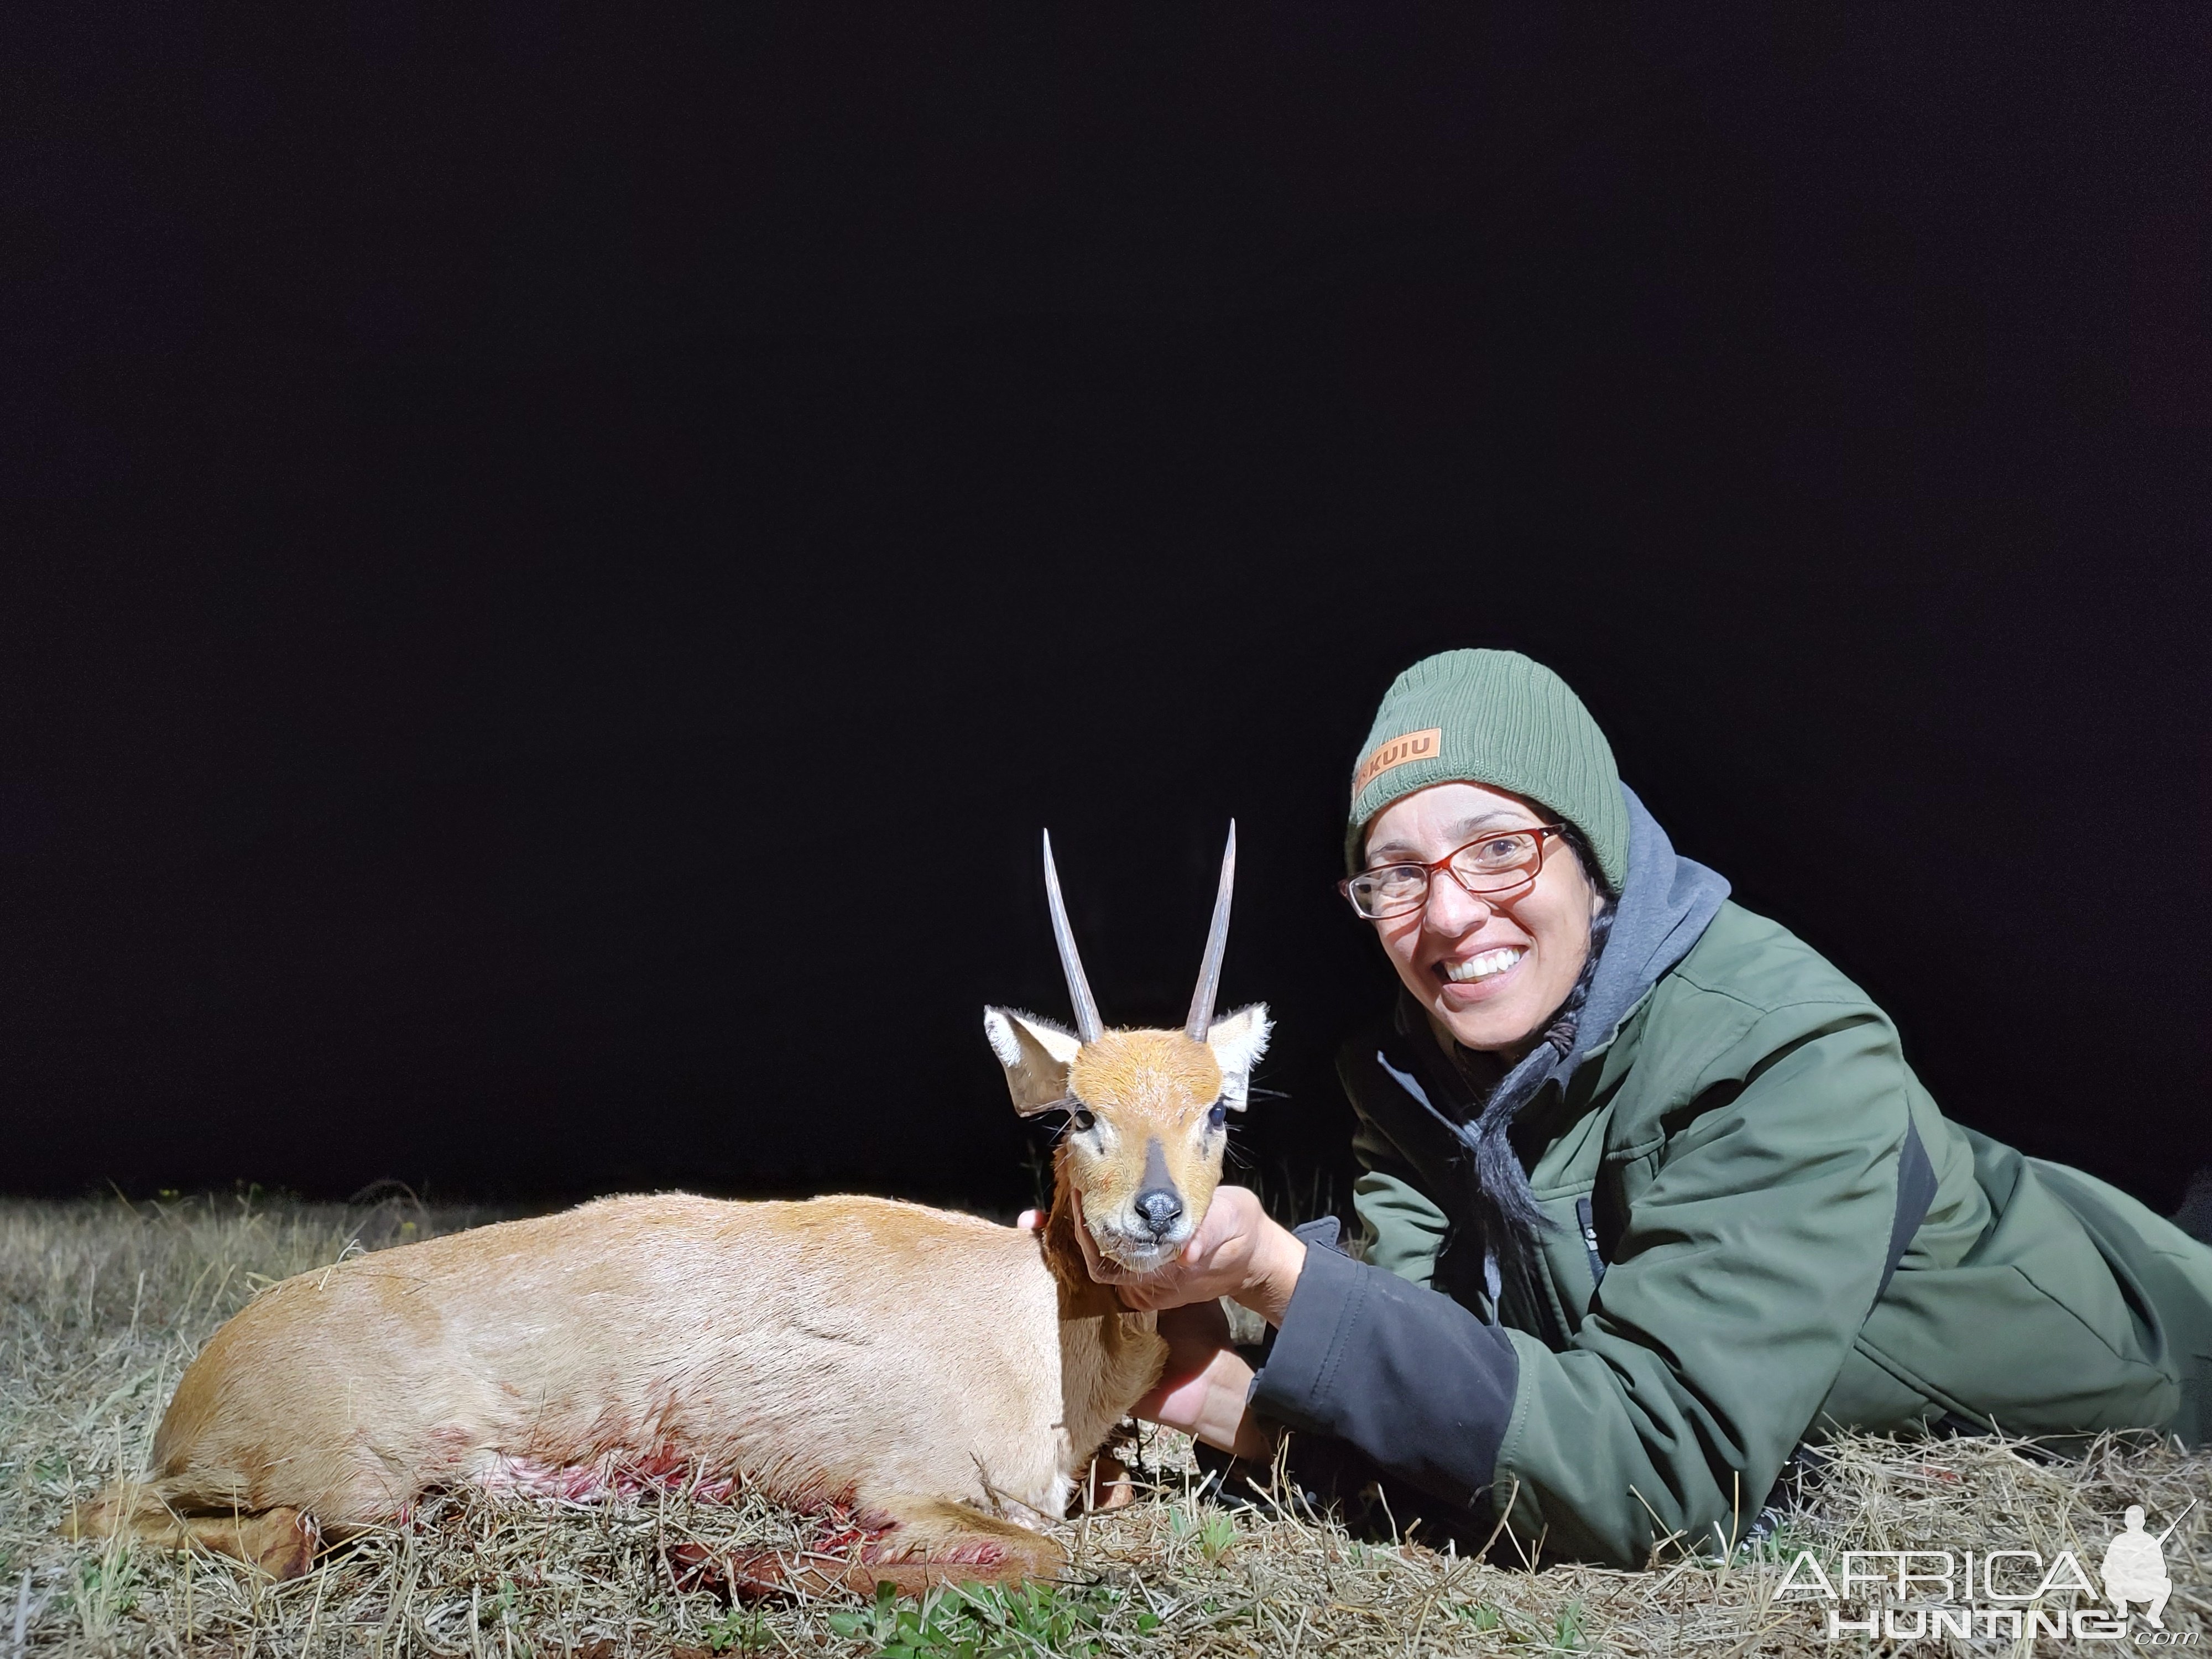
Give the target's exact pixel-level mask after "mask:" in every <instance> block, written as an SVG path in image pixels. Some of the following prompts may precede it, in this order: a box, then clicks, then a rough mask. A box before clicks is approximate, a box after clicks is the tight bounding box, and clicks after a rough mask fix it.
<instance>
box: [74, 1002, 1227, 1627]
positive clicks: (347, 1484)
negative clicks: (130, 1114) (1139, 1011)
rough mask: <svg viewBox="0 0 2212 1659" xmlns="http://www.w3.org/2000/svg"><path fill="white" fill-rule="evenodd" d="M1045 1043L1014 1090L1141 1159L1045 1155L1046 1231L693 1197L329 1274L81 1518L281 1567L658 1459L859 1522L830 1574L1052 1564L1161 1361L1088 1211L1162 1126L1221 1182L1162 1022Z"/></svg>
mask: <svg viewBox="0 0 2212 1659" xmlns="http://www.w3.org/2000/svg"><path fill="white" fill-rule="evenodd" d="M996 1012H998V1011H994V1013H996ZM1248 1012H1249V1011H1248ZM1261 1012H1264V1011H1261ZM993 1040H994V1047H995V1046H998V1044H999V1042H1000V1037H999V1036H998V1035H996V1034H994V1039H993ZM1260 1040H1261V1041H1262V1042H1264V1022H1263V1023H1262V1025H1261V1038H1260ZM1009 1041H1011V1039H1009ZM1052 1041H1053V1042H1054V1045H1055V1046H1062V1047H1066V1048H1072V1045H1062V1044H1060V1038H1059V1036H1054V1037H1053V1039H1052ZM1032 1047H1034V1045H1032ZM1001 1057H1002V1059H1003V1058H1005V1055H1004V1054H1002V1056H1001ZM1018 1059H1019V1060H1020V1064H1023V1065H1030V1064H1031V1063H1032V1060H1033V1059H1034V1057H1033V1056H1027V1055H1026V1051H1024V1056H1022V1057H1018ZM1034 1063H1035V1065H1036V1066H1042V1068H1043V1070H1044V1071H1045V1072H1048V1073H1050V1075H1049V1076H1043V1075H1042V1074H1041V1075H1040V1076H1037V1077H1029V1076H1026V1075H1022V1076H1018V1075H1017V1072H1018V1067H1017V1065H1016V1064H1015V1063H1012V1062H1010V1063H1009V1068H1008V1075H1009V1086H1010V1088H1011V1089H1012V1090H1013V1091H1014V1093H1015V1096H1016V1102H1017V1104H1018V1105H1022V1104H1023V1103H1024V1099H1025V1095H1024V1091H1025V1090H1029V1091H1035V1090H1036V1089H1057V1088H1060V1087H1062V1086H1073V1087H1074V1088H1076V1089H1077V1090H1078V1091H1079V1098H1080V1099H1082V1100H1083V1101H1084V1102H1085V1103H1088V1104H1089V1105H1090V1107H1091V1109H1092V1110H1094V1111H1095V1112H1096V1113H1097V1118H1098V1121H1099V1123H1100V1124H1103V1125H1104V1126H1106V1128H1107V1130H1108V1132H1109V1133H1111V1134H1112V1135H1113V1136H1115V1139H1116V1145H1117V1146H1121V1147H1122V1148H1124V1149H1126V1148H1127V1146H1135V1147H1136V1148H1137V1149H1138V1150H1137V1152H1136V1163H1135V1164H1134V1165H1133V1166H1132V1165H1131V1164H1130V1163H1129V1159H1128V1158H1127V1157H1126V1156H1123V1155H1121V1154H1120V1153H1116V1154H1115V1155H1114V1156H1110V1157H1109V1156H1092V1155H1091V1154H1090V1153H1088V1152H1079V1151H1078V1150H1077V1149H1075V1148H1074V1147H1073V1146H1071V1145H1069V1144H1067V1143H1066V1142H1065V1141H1064V1142H1063V1144H1062V1146H1060V1149H1059V1151H1058V1152H1057V1154H1056V1156H1055V1159H1054V1202H1053V1207H1052V1210H1051V1212H1050V1214H1049V1218H1048V1225H1047V1226H1046V1228H1045V1231H1044V1233H1043V1235H1042V1237H1038V1236H1036V1235H1034V1234H1031V1233H1029V1232H1026V1231H1016V1230H1014V1229H1012V1228H1007V1227H1001V1226H997V1225H994V1224H992V1223H990V1222H987V1221H984V1220H981V1219H978V1218H975V1217H972V1216H965V1215H958V1214H954V1213H951V1212H945V1211H941V1210H931V1209H925V1208H923V1207H921V1206H918V1205H913V1204H905V1203H900V1202H897V1201H895V1200H888V1199H880V1198H861V1197H837V1198H819V1199H815V1200H811V1201H807V1202H803V1203H732V1202H723V1201H719V1200H710V1199H704V1198H694V1197H690V1196H686V1195H684V1194H670V1195H666V1196H659V1197H630V1198H612V1199H603V1200H599V1201H598V1202H596V1203H592V1204H586V1205H584V1206H580V1207H579V1208H577V1209H573V1210H569V1211H566V1212H562V1213H561V1214H558V1215H551V1216H545V1217H542V1218H537V1219H533V1220H528V1221H513V1222H507V1223H503V1224H501V1225H497V1226H490V1227H483V1228H478V1229H477V1230H475V1231H470V1232H465V1233H459V1234H454V1235H453V1236H451V1237H444V1238H437V1239H432V1240H429V1241H427V1242H425V1243H420V1244H413V1245H409V1246H406V1247H404V1248H402V1249H392V1250H385V1251H380V1252H378V1253H376V1254H374V1255H367V1256H361V1257H356V1258H355V1259H353V1260H351V1261H343V1262H341V1263H339V1264H338V1265H337V1266H335V1267H326V1268H318V1269H316V1270H314V1271H313V1272H310V1273H301V1274H299V1275H297V1276H296V1277H295V1278H292V1279H286V1280H284V1281H283V1283H281V1284H279V1285H274V1286H272V1287H271V1288H270V1289H269V1290H267V1291H264V1292H263V1293H262V1294H261V1295H260V1296H258V1297H256V1298H255V1299H254V1300H253V1301H252V1303H251V1304H248V1305H247V1306H246V1309H245V1310H243V1311H242V1312H240V1314H239V1315H238V1316H236V1317H234V1319H232V1320H231V1321H230V1322H228V1324H226V1325H225V1326H223V1327H222V1329H221V1330H219V1331H217V1332H216V1334H215V1336H214V1338H213V1340H210V1342H209V1344H208V1346H207V1347H206V1348H205V1349H204V1351H203V1352H201V1354H200V1355H199V1357H198V1358H197V1359H196V1360H194V1362H193V1363H192V1364H191V1367H190V1368H189V1369H188V1370H186V1371H185V1376H184V1377H183V1380H182V1381H181V1382H180V1383H179V1385H178V1388H177V1392H176V1395H175V1397H174V1398H173V1400H172V1401H170V1404H169V1408H168V1411H167V1414H166V1415H165V1416H164V1417H163V1419H162V1420H161V1427H160V1430H159V1431H158V1432H157V1433H156V1435H155V1442H154V1455H153V1468H152V1471H151V1475H150V1478H149V1480H147V1481H146V1482H144V1483H143V1484H140V1483H132V1484H129V1485H125V1486H119V1487H118V1488H116V1489H114V1490H113V1491H112V1492H109V1493H108V1494H107V1496H106V1498H103V1499H102V1500H101V1502H100V1503H99V1504H95V1505H93V1506H91V1507H90V1508H88V1509H87V1510H84V1511H82V1512H81V1513H80V1514H79V1515H78V1516H76V1517H75V1520H74V1522H73V1527H74V1529H75V1530H76V1531H77V1532H78V1533H79V1534H81V1535H82V1534H88V1535H95V1536H97V1535H106V1534H109V1533H112V1532H114V1531H117V1530H125V1529H127V1530H129V1531H131V1532H132V1533H134V1534H138V1535H141V1536H143V1537H146V1538H148V1539H149V1540H152V1541H157V1542H161V1543H163V1544H165V1545H169V1546H172V1547H173V1546H178V1545H183V1544H188V1543H189V1544H196V1545H198V1546H201V1547H206V1548H210V1549H216V1550H219V1551H222V1553H227V1554H233V1555H237V1556H239V1557H240V1558H242V1559H246V1560H250V1561H253V1562H255V1563H257V1564H258V1565H262V1566H264V1568H266V1569H268V1570H269V1571H272V1572H275V1573H276V1574H277V1575H278V1576H280V1577H289V1576H291V1575H293V1574H296V1573H298V1572H301V1571H306V1569H307V1566H308V1565H310V1564H311V1562H312V1559H313V1553H314V1550H315V1548H316V1547H317V1544H318V1542H319V1539H320V1538H322V1537H324V1536H329V1537H332V1538H343V1536H345V1535H346V1534H349V1533H350V1532H354V1531H357V1530H359V1529H361V1528H364V1527H368V1526H372V1525H376V1524H380V1523H388V1522H392V1521H393V1520H395V1519H396V1518H398V1516H402V1515H403V1514H404V1512H405V1510H406V1508H407V1506H408V1505H409V1504H410V1503H411V1502H413V1501H414V1500H415V1499H416V1498H417V1497H419V1496H420V1495H421V1494H422V1493H423V1492H428V1491H430V1490H433V1489H435V1488H439V1487H445V1486H462V1485H474V1486H482V1487H484V1488H487V1489H489V1490H491V1491H494V1492H502V1491H513V1492H517V1493H519V1494H522V1495H529V1494H532V1493H549V1492H550V1493H556V1494H557V1493H562V1492H568V1493H570V1494H571V1495H574V1492H576V1491H577V1490H578V1489H579V1488H582V1489H604V1488H605V1487H606V1486H609V1485H613V1484H618V1483H620V1482H621V1481H623V1480H624V1479H625V1478H626V1477H630V1478H635V1476H636V1474H637V1472H639V1471H644V1472H646V1473H647V1477H648V1478H651V1477H653V1476H658V1477H659V1478H662V1479H664V1480H676V1481H678V1482H679V1483H680V1482H683V1481H688V1480H691V1479H695V1478H696V1479H701V1480H729V1479H735V1480H741V1481H742V1482H744V1483H746V1484H748V1485H750V1486H756V1487H757V1488H759V1489H761V1490H763V1491H764V1492H768V1493H769V1494H771V1495H773V1496H775V1497H777V1498H781V1499H783V1500H785V1501H787V1502H790V1503H792V1504H797V1505H800V1506H813V1507H822V1506H831V1507H834V1508H835V1509H836V1510H838V1511H839V1512H841V1513H844V1514H846V1515H848V1516H849V1517H850V1518H851V1520H852V1522H853V1523H854V1525H855V1526H856V1527H858V1528H860V1529H862V1531H863V1532H864V1534H866V1543H865V1545H864V1546H863V1547H859V1548H858V1549H857V1551H856V1558H857V1559H854V1560H853V1561H851V1562H849V1563H848V1564H847V1565H844V1566H843V1567H841V1568H840V1569H838V1571H840V1572H842V1574H843V1575H844V1576H845V1577H847V1578H848V1580H849V1581H850V1582H852V1583H855V1584H856V1585H858V1586H860V1587H861V1588H864V1589H865V1588H867V1587H869V1586H872V1584H873V1583H875V1582H876V1581H877V1580H878V1579H887V1580H889V1581H890V1582H892V1583H897V1584H900V1585H901V1586H902V1588H907V1589H914V1588H917V1587H920V1586H921V1585H925V1584H927V1583H933V1582H938V1581H939V1580H941V1579H943V1578H945V1577H957V1578H994V1577H997V1578H1019V1577H1024V1576H1027V1575H1030V1574H1034V1573H1039V1572H1049V1571H1055V1570H1056V1569H1057V1567H1058V1566H1059V1565H1060V1555H1059V1553H1058V1552H1057V1550H1056V1549H1055V1548H1054V1547H1053V1546H1052V1545H1051V1544H1050V1543H1049V1541H1048V1540H1046V1539H1044V1538H1042V1537H1041V1536H1040V1535H1039V1534H1037V1533H1036V1531H1035V1530H1033V1528H1034V1526H1035V1525H1036V1523H1037V1522H1041V1521H1043V1520H1046V1519H1053V1518H1057V1517H1059V1516H1061V1515H1063V1514H1064V1513H1065V1512H1066V1508H1067V1504H1068V1501H1069V1498H1070V1496H1071V1494H1072V1492H1073V1489H1074V1486H1075V1478H1076V1476H1077V1474H1078V1473H1079V1471H1081V1470H1082V1469H1084V1468H1085V1466H1086V1465H1087V1464H1088V1463H1089V1462H1090V1460H1091V1456H1092V1455H1093V1454H1094V1453H1096V1452H1097V1450H1098V1449H1099V1447H1100V1445H1101V1444H1102V1443H1103V1442H1104V1440H1105V1439H1106V1437H1107V1436H1108V1434H1109V1432H1110V1431H1111V1430H1112V1429H1113V1428H1114V1426H1115V1424H1117V1423H1118V1422H1120V1421H1121V1419H1122V1418H1123V1417H1124V1416H1125V1415H1126V1414H1127V1412H1128V1410H1129V1408H1130V1407H1131V1406H1132V1405H1133V1404H1134V1403H1135V1401H1137V1399H1138V1398H1139V1396H1140V1395H1143V1394H1144V1393H1145V1392H1146V1390H1147V1389H1150V1388H1151V1387H1152V1385H1153V1383H1155V1382H1157V1381H1158V1377H1159V1374H1160V1370H1161V1367H1162V1365H1163V1364H1164V1360H1165V1358H1166V1346H1165V1344H1164V1343H1163V1342H1162V1341H1161V1340H1160V1338H1159V1337H1158V1334H1156V1332H1155V1330H1154V1322H1153V1317H1152V1316H1151V1315H1149V1314H1129V1313H1124V1312H1123V1311H1121V1306H1120V1304H1119V1302H1118V1300H1116V1298H1115V1296H1114V1294H1113V1292H1112V1291H1109V1290H1107V1289H1105V1288H1103V1287H1102V1286H1100V1285H1097V1284H1095V1283H1093V1282H1092V1281H1091V1277H1090V1275H1089V1273H1088V1272H1087V1270H1086V1269H1085V1265H1084V1261H1083V1257H1082V1253H1081V1250H1080V1247H1079V1243H1078V1241H1077V1238H1076V1235H1075V1231H1074V1229H1075V1226H1076V1225H1077V1224H1076V1200H1077V1198H1078V1195H1079V1196H1080V1200H1081V1203H1082V1206H1083V1209H1084V1212H1085V1214H1086V1215H1104V1214H1109V1213H1112V1212H1116V1211H1117V1210H1118V1209H1119V1208H1121V1207H1124V1206H1126V1201H1127V1196H1128V1190H1127V1189H1129V1188H1130V1185H1131V1182H1133V1180H1135V1179H1136V1178H1137V1177H1138V1176H1141V1175H1142V1173H1143V1164H1144V1152H1143V1147H1144V1146H1145V1144H1146V1140H1147V1139H1150V1138H1154V1137H1157V1138H1158V1139H1160V1140H1161V1141H1162V1144H1163V1146H1166V1145H1168V1144H1170V1143H1172V1144H1173V1146H1175V1147H1176V1149H1177V1150H1176V1152H1174V1153H1173V1154H1172V1156H1171V1158H1170V1167H1171V1169H1172V1170H1173V1171H1174V1174H1175V1177H1176V1181H1177V1182H1179V1183H1181V1184H1182V1188H1183V1191H1184V1193H1185V1194H1186V1202H1187V1203H1188V1206H1189V1209H1190V1213H1191V1215H1192V1217H1193V1218H1196V1217H1198V1216H1200V1215H1202V1214H1203V1213H1204V1207H1205V1204H1206V1201H1207V1200H1210V1198H1211V1196H1212V1192H1213V1188H1214V1183H1215V1182H1217V1181H1218V1179H1219V1176H1220V1152H1221V1145H1222V1141H1223V1136H1222V1134H1221V1133H1220V1132H1219V1130H1218V1128H1209V1127H1202V1126H1204V1124H1205V1121H1206V1116H1207V1113H1208V1111H1209V1109H1210V1108H1211V1107H1212V1103H1213V1102H1214V1100H1215V1099H1216V1098H1217V1097H1218V1094H1219V1091H1220V1088H1221V1080H1222V1070H1221V1067H1220V1066H1218V1065H1217V1064H1216V1062H1215V1060H1214V1057H1213V1055H1212V1054H1211V1053H1210V1052H1209V1050H1208V1049H1207V1048H1206V1045H1204V1044H1201V1043H1197V1042H1192V1041H1190V1040H1189V1039H1188V1038H1187V1037H1185V1036H1182V1035H1181V1034H1180V1033H1174V1032H1160V1031H1126V1032H1114V1033H1109V1034H1108V1036H1106V1037H1104V1038H1103V1039H1102V1040H1101V1041H1100V1042H1098V1043H1097V1044H1095V1045H1093V1046H1092V1048H1091V1049H1087V1050H1084V1051H1082V1052H1080V1053H1074V1054H1073V1057H1072V1059H1071V1060H1068V1061H1067V1062H1066V1065H1064V1066H1063V1065H1061V1064H1060V1062H1057V1061H1054V1060H1049V1059H1046V1060H1036V1061H1035V1062H1034ZM1070 1073H1072V1076H1071V1075H1070ZM1024 1109H1033V1108H1028V1107H1025V1108H1024ZM1132 1169H1133V1170H1134V1171H1135V1173H1134V1175H1133V1174H1132V1173H1131V1171H1132ZM564 1482H566V1483H569V1484H568V1485H567V1486H564V1485H563V1483H564ZM823 1571H826V1569H824V1568H823V1567H821V1566H820V1565H819V1564H816V1565H813V1566H811V1567H806V1568H805V1569H804V1570H803V1571H801V1570H799V1569H797V1568H794V1569H793V1575H795V1576H793V1575H787V1582H793V1583H805V1582H806V1581H807V1579H808V1577H809V1576H810V1575H811V1577H814V1578H817V1579H818V1578H819V1577H820V1576H821V1574H822V1573H823Z"/></svg>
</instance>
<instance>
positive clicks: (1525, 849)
mask: <svg viewBox="0 0 2212 1659" xmlns="http://www.w3.org/2000/svg"><path fill="white" fill-rule="evenodd" d="M1565 828H1566V825H1565V824H1564V823H1540V824H1538V825H1536V826H1535V827H1534V829H1494V830H1492V832H1491V833H1490V834H1488V835H1486V836H1479V837H1478V838H1476V839H1475V840H1474V841H1471V842H1468V844H1467V845H1466V846H1464V847H1455V848H1453V849H1452V850H1451V851H1450V852H1449V853H1447V854H1444V855H1443V857H1442V858H1440V859H1438V860H1436V861H1435V862H1434V863H1432V864H1385V865H1381V866H1377V867H1376V868H1375V869H1372V870H1362V871H1361V872H1359V873H1358V875H1356V876H1349V877H1346V878H1345V879H1344V880H1342V881H1340V882H1339V883H1337V884H1336V890H1337V891H1338V892H1340V893H1341V894H1343V895H1344V896H1345V897H1346V898H1347V899H1350V900H1351V901H1352V908H1353V909H1354V910H1356V911H1358V913H1359V914H1360V915H1362V916H1364V917H1365V918H1366V919H1367V920H1368V921H1383V920H1385V919H1386V918H1388V917H1390V916H1402V915H1409V914H1411V913H1412V912H1413V911H1415V910H1418V909H1419V908H1421V907H1422V906H1423V905H1425V904H1426V903H1427V902H1429V884H1430V883H1431V881H1433V880H1434V879H1435V878H1436V876H1437V872H1438V871H1440V870H1449V871H1450V872H1451V876H1452V879H1453V880H1454V881H1455V882H1457V883H1458V884H1460V885H1461V886H1462V887H1463V888H1465V889H1466V890H1468V892H1470V893H1472V894H1474V896H1476V897H1477V898H1480V899H1485V900H1487V901H1489V902H1492V903H1493V904H1494V903H1497V902H1499V901H1500V900H1501V899H1502V898H1503V897H1504V895H1506V894H1508V893H1511V892H1515V891H1517V890H1522V889H1526V888H1528V887H1533V886H1534V885H1535V883H1536V878H1537V877H1538V876H1539V875H1541V873H1542V872H1543V869H1544V848H1545V847H1546V846H1547V844H1548V843H1549V842H1550V840H1551V838H1552V837H1553V836H1556V835H1558V834H1559V832H1560V831H1561V830H1562V829H1565Z"/></svg>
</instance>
